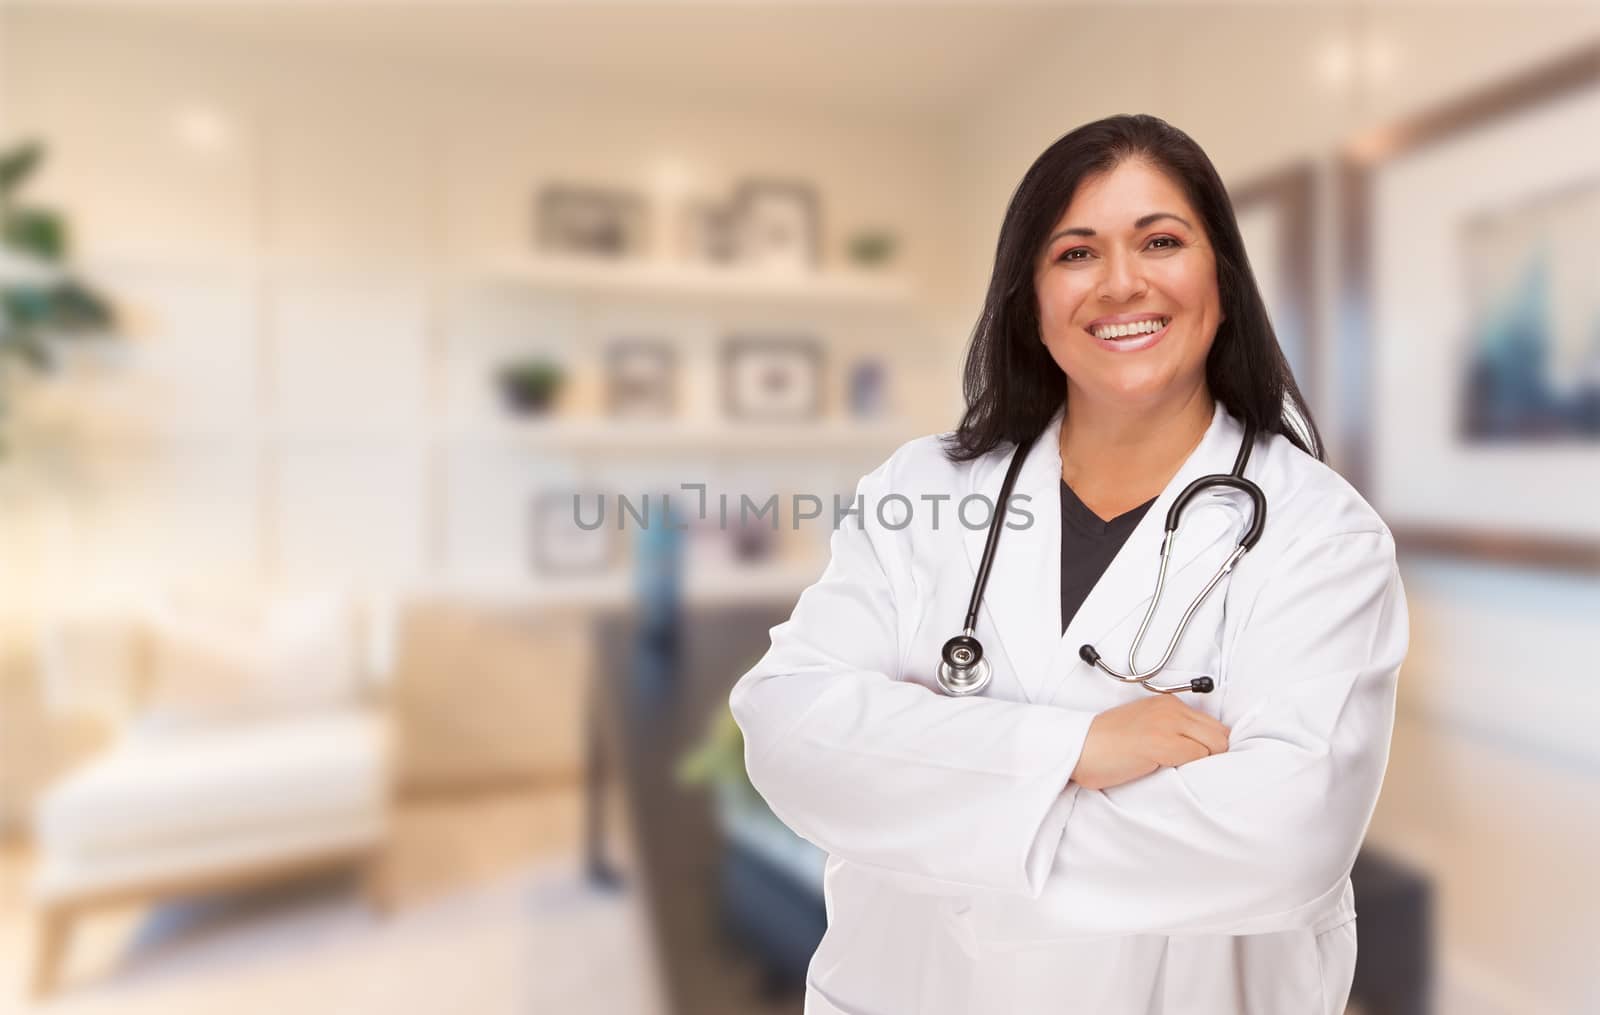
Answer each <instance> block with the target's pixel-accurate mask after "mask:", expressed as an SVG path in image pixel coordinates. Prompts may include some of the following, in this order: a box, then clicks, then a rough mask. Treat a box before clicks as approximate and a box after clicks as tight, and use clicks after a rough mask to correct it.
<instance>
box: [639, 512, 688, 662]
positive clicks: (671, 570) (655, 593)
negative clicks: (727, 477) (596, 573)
mask: <svg viewBox="0 0 1600 1015" xmlns="http://www.w3.org/2000/svg"><path fill="white" fill-rule="evenodd" d="M647 508H648V512H649V513H648V514H647V516H646V517H645V524H644V526H643V527H642V528H641V529H640V530H639V537H638V540H637V541H636V543H635V549H636V552H635V554H634V590H635V592H636V594H637V596H638V603H639V628H638V643H637V645H636V647H635V659H634V675H635V677H636V678H637V679H638V680H639V681H640V683H641V686H645V687H657V688H659V687H660V686H661V685H662V684H664V683H665V682H666V681H668V680H670V678H671V676H672V674H673V672H674V667H673V663H674V661H675V659H676V650H677V643H678V628H679V626H680V621H681V610H682V601H683V551H684V545H683V543H684V540H683V533H684V525H683V521H684V520H683V518H681V517H680V516H679V515H678V513H677V512H676V511H675V510H673V509H672V508H671V506H670V501H669V500H667V499H665V498H654V497H652V498H649V499H648V501H647Z"/></svg>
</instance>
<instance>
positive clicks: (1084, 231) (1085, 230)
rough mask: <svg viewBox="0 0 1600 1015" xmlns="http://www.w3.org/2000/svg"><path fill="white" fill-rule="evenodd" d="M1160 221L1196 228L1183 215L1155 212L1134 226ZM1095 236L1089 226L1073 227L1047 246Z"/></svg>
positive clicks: (1049, 240) (1139, 227)
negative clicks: (1166, 220) (1065, 240)
mask: <svg viewBox="0 0 1600 1015" xmlns="http://www.w3.org/2000/svg"><path fill="white" fill-rule="evenodd" d="M1159 219H1177V220H1178V221H1179V222H1182V223H1183V224H1184V225H1186V226H1189V228H1190V229H1193V228H1194V226H1192V225H1189V220H1188V219H1186V218H1184V217H1183V216H1182V215H1174V214H1172V212H1170V211H1153V212H1151V213H1150V214H1148V215H1141V216H1140V217H1139V220H1138V221H1137V222H1135V223H1134V224H1133V228H1135V229H1143V228H1144V227H1145V226H1147V225H1149V224H1150V223H1152V222H1155V221H1157V220H1159ZM1095 235H1097V234H1096V233H1095V231H1094V230H1093V229H1090V228H1089V227H1088V226H1073V227H1072V228H1070V229H1063V230H1061V231H1060V232H1059V233H1056V234H1055V235H1054V236H1052V237H1050V238H1049V239H1048V240H1046V241H1045V243H1046V244H1050V243H1054V242H1055V241H1057V240H1059V239H1061V237H1063V236H1095Z"/></svg>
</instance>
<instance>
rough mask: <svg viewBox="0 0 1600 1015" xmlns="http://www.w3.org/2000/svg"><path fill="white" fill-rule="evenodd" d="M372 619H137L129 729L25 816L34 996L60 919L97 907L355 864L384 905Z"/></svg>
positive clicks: (64, 925) (176, 608) (270, 600)
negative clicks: (33, 922) (28, 820)
mask: <svg viewBox="0 0 1600 1015" xmlns="http://www.w3.org/2000/svg"><path fill="white" fill-rule="evenodd" d="M381 612H382V611H380V610H376V609H374V608H370V607H368V608H364V609H358V608H356V607H355V606H354V605H353V600H352V599H351V598H349V597H348V596H346V595H343V594H338V593H321V594H315V595H309V596H308V595H304V594H302V595H300V596H299V597H295V596H277V597H262V598H261V599H260V601H259V604H258V605H256V606H254V607H251V608H249V609H233V610H232V611H231V613H230V611H229V610H225V609H218V608H217V604H216V603H215V602H201V603H199V608H196V601H195V600H193V599H191V600H190V601H188V602H187V603H180V604H177V605H174V603H173V602H171V601H163V602H162V603H161V604H159V605H158V606H157V607H155V608H152V609H147V610H143V611H141V616H140V617H139V618H138V619H137V620H136V621H134V622H133V624H134V632H135V635H134V637H133V638H132V639H131V642H132V644H133V645H135V646H136V653H135V659H134V660H133V663H134V664H133V667H132V671H133V673H134V674H135V675H136V683H137V684H138V685H139V688H138V691H137V692H136V693H135V695H134V700H135V701H136V702H137V704H136V707H135V708H134V709H133V710H132V714H131V716H130V718H129V721H128V722H127V724H126V728H125V729H124V731H123V733H122V734H121V735H120V737H119V738H118V739H117V741H116V743H115V744H114V745H113V746H112V747H111V748H110V749H108V750H106V751H104V752H103V753H101V754H99V755H97V756H95V757H94V758H91V759H90V760H89V761H88V762H87V763H86V764H85V765H83V766H82V767H80V768H78V769H77V770H75V771H72V772H70V773H68V774H67V775H66V776H65V777H63V778H62V779H60V780H59V781H58V782H57V783H55V784H54V785H52V786H49V787H48V788H47V789H46V791H45V792H44V793H43V795H42V797H41V798H40V800H39V801H38V802H37V804H36V807H35V816H34V829H33V831H34V839H35V843H36V846H37V853H38V858H39V862H38V864H37V867H36V870H35V875H34V879H33V884H32V886H31V887H32V897H33V901H34V904H35V906H36V910H37V915H38V939H37V950H36V956H35V963H34V975H33V980H32V986H33V990H34V993H35V994H36V995H42V994H43V993H45V992H47V991H49V990H50V989H51V987H52V986H53V984H54V982H55V979H56V976H57V971H58V967H59V966H60V964H61V962H62V960H63V957H64V953H65V951H66V949H67V947H68V944H69V941H70V935H71V929H72V924H73V921H74V920H75V919H77V918H78V917H79V916H80V915H82V914H84V913H86V912H90V911H92V910H94V909H97V908H100V907H104V906H109V905H120V904H125V903H129V902H152V903H153V902H160V901H165V900H170V899H175V898H179V897H183V896H192V895H196V894H202V893H209V892H213V891H217V890H221V889H229V888H235V887H243V886H248V885H254V884H260V883H262V882H266V881H269V880H272V879H278V878H285V877H290V876H294V875H299V874H302V873H306V872H309V871H312V870H316V869H320V868H325V867H330V866H333V865H362V866H363V867H364V868H365V871H366V885H367V888H368V896H369V898H370V899H371V901H372V902H374V903H375V904H378V905H380V906H381V905H382V904H383V903H384V901H385V898H384V892H383V878H382V868H383V863H382V859H383V853H384V845H385V842H386V838H387V830H388V827H389V823H390V810H391V796H392V793H391V787H392V785H393V775H392V771H393V763H392V756H393V751H392V747H391V734H390V723H389V718H388V710H387V705H386V702H385V701H384V695H383V692H382V690H381V688H382V684H383V679H384V676H385V674H386V672H387V657H388V656H387V651H386V648H385V645H384V638H385V635H384V634H383V632H384V631H386V630H387V625H386V624H385V623H383V622H382V620H381ZM59 634H60V632H52V633H51V634H50V635H47V637H46V641H47V642H50V643H54V642H53V641H52V639H55V638H56V636H57V635H59ZM47 655H48V656H49V657H50V658H51V659H52V662H51V664H50V667H49V669H50V671H51V672H50V675H49V677H48V679H49V680H50V681H53V682H62V681H70V680H71V679H72V677H73V674H72V673H71V672H70V670H71V661H70V653H60V652H52V653H48V654H47Z"/></svg>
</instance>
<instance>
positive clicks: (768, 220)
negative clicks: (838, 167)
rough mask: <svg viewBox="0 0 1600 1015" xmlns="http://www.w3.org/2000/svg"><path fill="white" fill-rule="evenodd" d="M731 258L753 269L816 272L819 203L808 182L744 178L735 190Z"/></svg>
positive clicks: (818, 264)
mask: <svg viewBox="0 0 1600 1015" xmlns="http://www.w3.org/2000/svg"><path fill="white" fill-rule="evenodd" d="M733 207H734V210H735V211H734V215H735V227H734V228H735V232H736V237H737V239H736V244H735V249H736V260H737V262H738V264H739V266H740V267H742V268H749V269H753V270H758V271H793V272H807V271H816V270H818V269H819V268H820V267H821V262H822V202H821V199H820V198H819V197H818V194H817V189H816V188H815V187H813V186H811V185H810V184H808V183H801V182H797V181H789V180H765V179H748V180H745V181H743V182H741V183H740V184H739V186H738V188H737V189H736V191H735V193H734V198H733Z"/></svg>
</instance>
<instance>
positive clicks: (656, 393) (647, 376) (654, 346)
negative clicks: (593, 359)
mask: <svg viewBox="0 0 1600 1015" xmlns="http://www.w3.org/2000/svg"><path fill="white" fill-rule="evenodd" d="M605 363H606V367H605V390H606V412H607V413H608V414H610V415H612V416H616V417H649V418H658V419H660V418H666V417H669V416H672V415H673V414H674V413H675V412H676V411H677V402H678V392H677V374H678V352H677V349H675V348H674V347H673V346H672V345H671V344H670V343H668V342H665V341H660V340H656V339H638V338H630V339H618V340H616V341H613V342H611V343H610V344H609V345H607V346H606V351H605Z"/></svg>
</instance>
